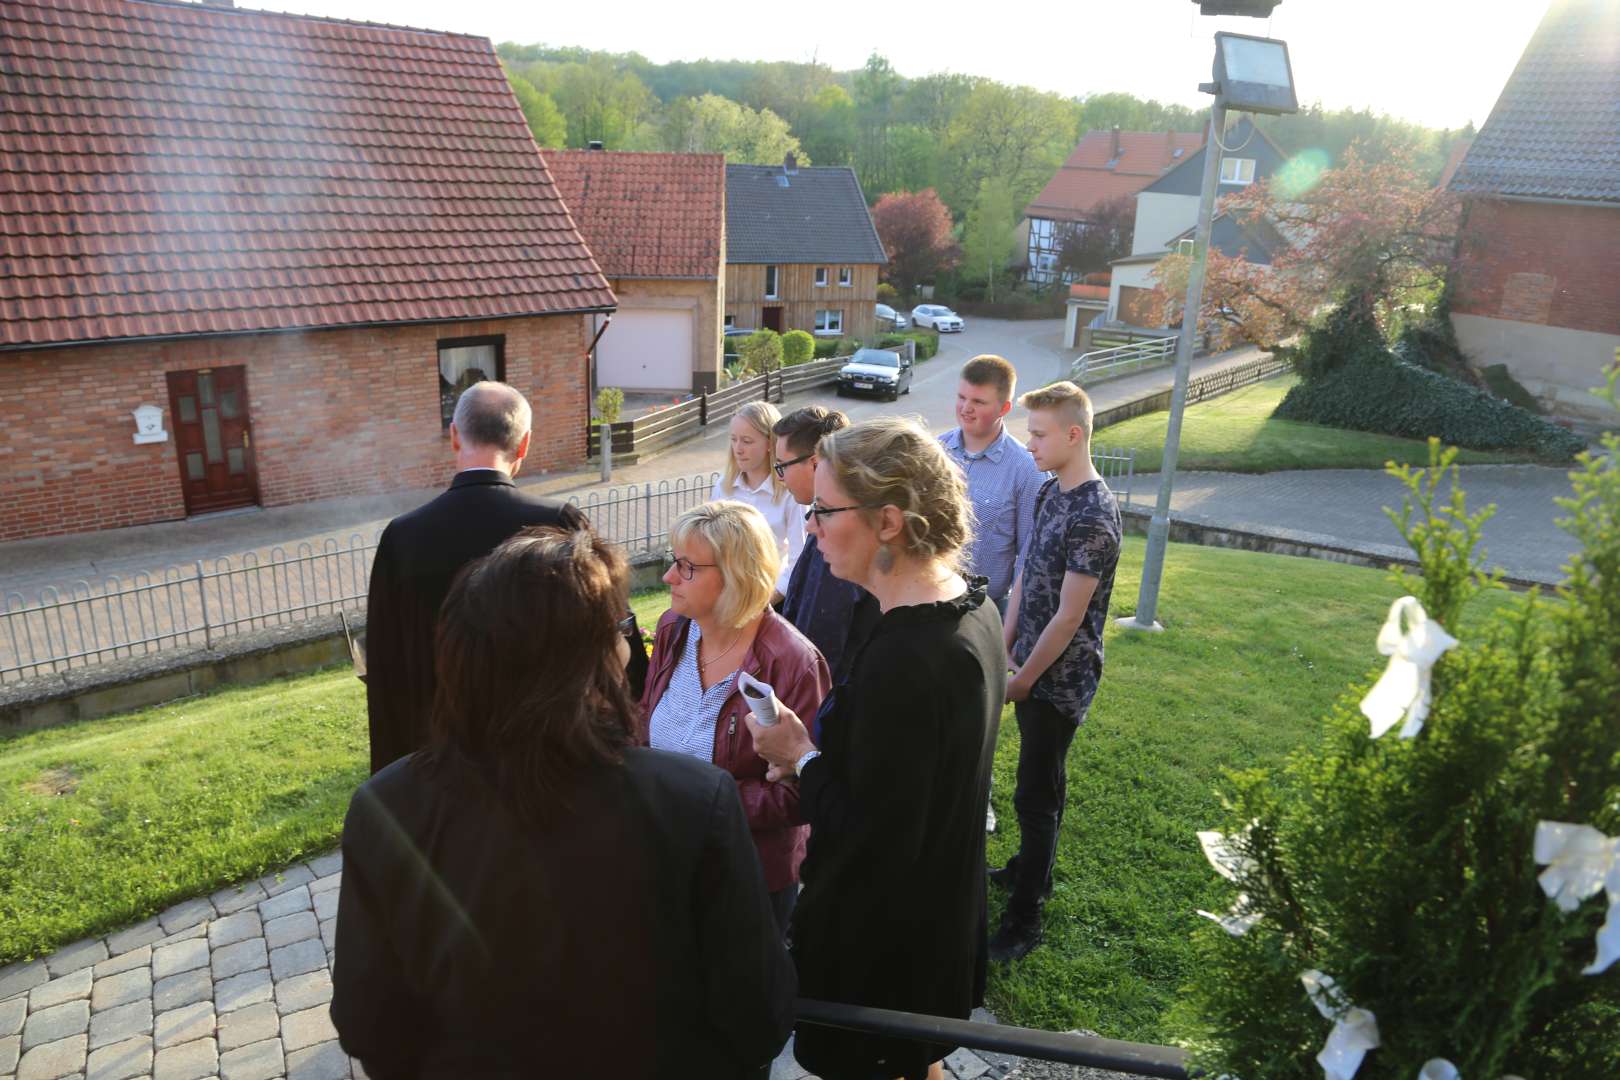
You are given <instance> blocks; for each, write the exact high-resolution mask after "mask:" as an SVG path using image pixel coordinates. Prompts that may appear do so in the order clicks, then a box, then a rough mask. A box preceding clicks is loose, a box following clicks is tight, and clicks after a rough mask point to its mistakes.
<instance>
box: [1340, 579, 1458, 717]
mask: <svg viewBox="0 0 1620 1080" xmlns="http://www.w3.org/2000/svg"><path fill="white" fill-rule="evenodd" d="M1403 615H1404V616H1405V618H1406V629H1405V630H1402V629H1401V617H1402V616H1403ZM1456 644H1457V639H1456V638H1454V637H1452V636H1451V635H1450V634H1448V633H1446V632H1445V631H1444V630H1442V629H1441V628H1440V624H1439V623H1436V622H1430V621H1429V613H1428V612H1426V611H1424V610H1423V605H1422V604H1420V603H1418V600H1417V597H1415V596H1403V597H1401V598H1400V599H1399V600H1397V601H1395V602H1394V603H1393V604H1391V605H1390V606H1389V616H1388V617H1387V618H1386V619H1385V620H1384V625H1383V627H1382V628H1381V629H1380V630H1379V631H1378V651H1379V652H1380V653H1382V654H1383V655H1385V656H1387V657H1389V666H1388V667H1386V668H1384V674H1383V675H1381V676H1379V679H1378V682H1376V683H1374V684H1373V688H1372V689H1371V690H1369V691H1368V692H1367V696H1366V697H1364V698H1362V699H1361V712H1362V715H1363V716H1365V717H1366V718H1367V719H1368V720H1371V721H1372V737H1373V738H1375V739H1376V738H1378V737H1379V736H1381V735H1383V734H1384V732H1386V731H1388V730H1389V729H1390V728H1392V727H1394V726H1395V722H1396V721H1397V720H1399V719H1400V718H1401V716H1402V715H1403V714H1404V715H1405V717H1406V723H1405V725H1404V726H1402V728H1401V738H1403V739H1410V738H1411V737H1412V736H1414V735H1416V734H1417V733H1418V732H1420V731H1422V730H1423V721H1424V719H1425V718H1426V717H1427V716H1428V715H1429V674H1430V670H1431V669H1432V668H1433V667H1434V664H1435V661H1436V660H1439V659H1440V657H1441V655H1442V654H1443V653H1445V652H1446V650H1448V649H1451V648H1453V647H1455V646H1456Z"/></svg>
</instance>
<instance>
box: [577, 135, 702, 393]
mask: <svg viewBox="0 0 1620 1080" xmlns="http://www.w3.org/2000/svg"><path fill="white" fill-rule="evenodd" d="M546 166H547V167H548V168H550V169H551V174H552V176H553V177H554V178H555V179H556V181H557V189H558V190H559V191H560V192H561V193H562V197H563V201H564V202H565V203H567V205H568V209H569V212H570V213H572V214H573V217H574V222H575V223H576V224H577V225H578V226H579V231H580V235H582V236H583V237H584V238H585V243H586V244H587V245H589V247H590V249H591V253H592V254H593V255H594V256H595V257H596V262H597V265H599V266H600V267H601V268H602V273H603V274H605V275H607V278H608V282H609V284H611V285H612V286H613V293H614V295H615V296H617V297H618V298H619V310H618V311H616V312H615V313H614V314H613V316H612V320H613V321H612V323H611V324H610V325H609V327H608V329H607V330H605V331H604V332H603V333H602V336H601V339H600V340H599V341H598V342H597V346H596V384H597V385H598V386H617V387H619V388H620V389H621V390H641V391H647V390H677V391H681V392H683V393H684V392H687V391H690V392H692V393H702V392H704V391H712V390H716V389H718V388H719V386H720V369H721V344H722V342H721V329H720V319H721V308H722V307H723V305H724V302H725V301H724V299H723V297H722V295H721V286H722V284H723V282H724V273H725V264H726V159H725V155H724V154H641V153H633V152H630V151H623V150H547V151H546ZM601 318H606V316H602V317H601Z"/></svg>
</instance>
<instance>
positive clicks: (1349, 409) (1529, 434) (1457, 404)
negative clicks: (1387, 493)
mask: <svg viewBox="0 0 1620 1080" xmlns="http://www.w3.org/2000/svg"><path fill="white" fill-rule="evenodd" d="M1273 415H1274V416H1276V417H1278V418H1279V419H1283V420H1304V421H1307V422H1309V423H1313V424H1326V425H1328V426H1330V427H1338V428H1349V429H1351V430H1353V431H1372V432H1377V433H1379V434H1383V435H1400V436H1404V437H1406V438H1410V439H1426V438H1428V437H1429V436H1431V435H1433V436H1437V437H1439V439H1440V440H1441V441H1442V442H1444V443H1447V444H1449V445H1453V446H1463V447H1467V448H1469V449H1471V450H1527V451H1530V452H1531V453H1534V454H1535V455H1536V456H1538V457H1540V458H1543V459H1546V460H1549V461H1568V460H1569V459H1570V458H1572V457H1574V456H1575V455H1576V454H1577V453H1579V452H1580V451H1581V450H1583V449H1585V447H1586V444H1585V442H1584V441H1583V440H1582V439H1580V438H1579V437H1578V436H1576V435H1574V434H1572V433H1570V432H1568V431H1565V430H1564V429H1563V428H1561V427H1559V426H1557V425H1556V424H1551V423H1548V422H1547V421H1545V420H1543V419H1541V418H1540V417H1538V416H1535V415H1534V414H1532V413H1530V412H1528V411H1526V410H1524V409H1521V408H1519V407H1518V406H1516V405H1511V404H1509V403H1508V402H1505V401H1499V400H1497V399H1496V398H1494V397H1492V396H1491V395H1490V394H1488V393H1486V392H1485V391H1483V390H1478V389H1475V388H1474V387H1471V386H1466V385H1464V384H1463V383H1460V382H1458V381H1456V380H1455V379H1450V378H1447V377H1446V376H1444V375H1440V374H1438V373H1436V372H1433V371H1428V370H1426V369H1424V368H1421V367H1417V366H1415V365H1413V364H1408V363H1403V362H1401V361H1399V360H1396V359H1395V358H1393V357H1391V356H1389V355H1388V354H1387V353H1386V354H1384V357H1383V358H1381V359H1373V358H1370V357H1366V356H1362V357H1359V358H1358V359H1357V362H1355V363H1347V364H1343V365H1341V366H1339V367H1337V368H1334V369H1333V370H1331V371H1326V372H1322V373H1321V374H1318V375H1317V376H1316V377H1315V378H1307V379H1303V380H1301V381H1300V382H1299V384H1298V385H1296V386H1295V387H1294V388H1293V389H1292V390H1290V391H1288V396H1287V397H1285V398H1283V400H1282V404H1281V405H1279V406H1277V410H1276V412H1275V413H1273Z"/></svg>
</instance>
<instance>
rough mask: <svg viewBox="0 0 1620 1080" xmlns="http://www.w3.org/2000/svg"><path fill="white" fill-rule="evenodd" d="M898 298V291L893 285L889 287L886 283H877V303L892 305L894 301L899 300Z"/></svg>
mask: <svg viewBox="0 0 1620 1080" xmlns="http://www.w3.org/2000/svg"><path fill="white" fill-rule="evenodd" d="M899 296H900V292H899V290H897V289H896V288H895V287H894V286H893V285H890V284H889V283H888V282H887V281H880V282H878V287H877V298H878V303H880V304H890V305H892V304H893V303H894V302H895V300H896V299H898V298H899Z"/></svg>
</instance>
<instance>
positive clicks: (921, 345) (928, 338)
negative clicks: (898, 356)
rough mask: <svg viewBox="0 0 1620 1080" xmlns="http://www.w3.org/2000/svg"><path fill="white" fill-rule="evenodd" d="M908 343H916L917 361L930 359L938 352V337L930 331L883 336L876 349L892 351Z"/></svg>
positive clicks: (911, 331) (914, 331) (907, 331)
mask: <svg viewBox="0 0 1620 1080" xmlns="http://www.w3.org/2000/svg"><path fill="white" fill-rule="evenodd" d="M908 341H915V342H916V343H917V360H918V361H919V362H920V361H923V360H929V359H932V358H933V356H934V354H935V353H937V352H939V335H938V334H936V333H934V332H933V331H932V330H904V331H901V332H900V333H898V334H884V335H883V336H881V337H879V338H878V348H880V349H894V348H898V347H900V346H902V345H904V344H905V343H906V342H908Z"/></svg>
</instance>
